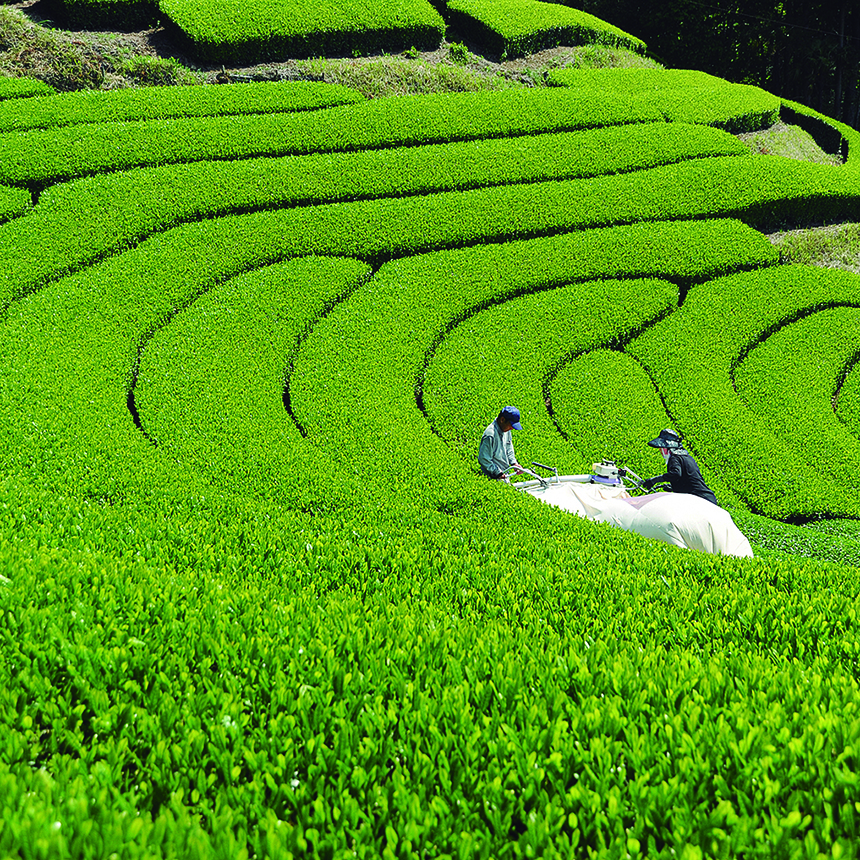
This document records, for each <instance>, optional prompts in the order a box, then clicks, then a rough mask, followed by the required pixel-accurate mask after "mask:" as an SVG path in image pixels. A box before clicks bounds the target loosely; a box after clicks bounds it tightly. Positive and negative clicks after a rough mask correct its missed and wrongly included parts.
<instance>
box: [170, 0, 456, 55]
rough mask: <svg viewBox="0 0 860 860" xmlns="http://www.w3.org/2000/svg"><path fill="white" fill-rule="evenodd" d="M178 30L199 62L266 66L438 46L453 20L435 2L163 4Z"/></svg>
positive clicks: (179, 0) (190, 0) (195, 0)
mask: <svg viewBox="0 0 860 860" xmlns="http://www.w3.org/2000/svg"><path fill="white" fill-rule="evenodd" d="M159 9H160V11H161V14H162V15H163V16H164V17H165V18H166V19H167V22H168V24H169V25H170V26H171V30H172V31H173V32H174V34H175V35H176V36H177V37H178V38H179V39H180V40H181V43H182V44H183V45H185V46H186V48H187V49H188V51H189V52H190V53H191V54H192V55H193V56H194V57H196V58H197V59H198V60H202V61H204V62H209V63H233V64H238V63H245V64H247V63H258V62H264V61H266V60H269V59H271V58H287V57H317V56H321V55H327V54H333V55H335V56H350V55H351V54H353V53H356V54H372V53H375V52H378V51H386V52H398V51H404V50H406V49H407V48H410V47H415V48H420V49H422V50H424V49H426V50H432V49H433V48H436V47H437V46H438V45H439V43H440V42H441V41H442V37H443V36H444V35H445V22H444V21H443V20H442V17H441V16H440V15H439V13H438V12H437V11H436V10H435V9H434V8H433V6H432V5H431V4H430V3H429V2H427V0H404V2H397V3H395V2H392V0H377V2H375V3H372V4H369V5H368V4H366V3H361V2H358V0H340V2H332V0H321V2H316V3H291V2H284V0H275V2H273V0H250V2H245V3H243V4H242V5H241V6H239V5H233V6H230V7H225V6H224V5H223V4H220V3H217V2H213V0H160V2H159Z"/></svg>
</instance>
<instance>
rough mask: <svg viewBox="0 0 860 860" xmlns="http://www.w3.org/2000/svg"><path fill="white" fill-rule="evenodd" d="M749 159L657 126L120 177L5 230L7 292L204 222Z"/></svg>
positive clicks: (64, 188)
mask: <svg viewBox="0 0 860 860" xmlns="http://www.w3.org/2000/svg"><path fill="white" fill-rule="evenodd" d="M622 141H624V142H625V145H624V146H621V142H622ZM741 149H742V147H741V145H740V144H739V143H738V141H736V140H735V138H732V137H730V136H729V135H726V134H724V133H723V132H719V131H716V130H713V129H706V128H701V127H695V126H683V125H673V124H664V123H657V124H643V125H641V126H633V127H632V128H629V129H627V128H618V127H609V128H602V129H594V130H590V131H585V132H569V133H565V134H542V135H536V136H527V137H518V138H515V139H512V140H507V139H490V140H481V141H468V142H463V143H452V144H440V145H435V146H423V147H417V146H409V147H393V148H384V149H379V150H367V151H361V152H357V153H354V152H339V153H326V154H319V155H314V156H303V157H292V158H283V159H275V158H265V159H242V160H238V161H214V162H213V161H206V162H195V163H194V164H191V165H181V166H168V167H161V168H151V169H148V170H138V171H132V172H118V173H110V174H106V175H104V176H98V177H92V178H89V179H86V180H82V181H80V182H72V183H65V184H61V185H58V186H53V187H51V188H49V189H48V190H46V191H45V192H44V193H43V194H42V195H41V196H40V197H39V201H38V205H37V206H36V207H35V209H34V211H33V212H32V214H31V217H30V218H27V219H23V220H21V221H19V222H17V223H16V224H14V225H9V227H8V229H6V230H5V231H2V230H0V247H2V248H3V251H4V253H3V263H2V264H0V266H2V267H3V270H4V274H5V278H6V281H7V284H9V285H11V284H16V285H18V289H20V290H21V291H26V290H28V289H32V288H33V287H34V286H35V285H37V284H39V283H40V282H41V281H44V279H46V278H49V277H55V276H56V275H58V274H60V273H62V272H64V271H67V270H69V269H73V268H76V267H78V266H80V265H82V264H84V263H89V262H92V261H93V260H95V259H98V258H99V257H100V256H103V255H105V254H107V253H111V252H115V251H116V250H117V249H120V248H123V247H126V246H128V245H131V244H133V243H134V242H137V241H140V240H141V239H142V238H145V237H146V236H147V235H148V234H150V233H152V232H154V231H158V230H164V229H167V228H169V227H173V226H176V225H177V224H179V223H181V222H182V221H185V220H191V219H196V218H200V217H211V216H216V215H224V214H229V213H233V212H240V211H246V210H250V209H258V208H274V207H276V206H288V205H299V204H303V205H307V204H318V203H328V202H337V201H345V200H351V199H355V198H372V197H379V196H394V195H397V196H403V195H407V194H424V193H427V192H431V191H446V190H453V189H458V188H473V187H481V186H492V185H503V184H508V183H520V182H526V181H536V180H545V179H564V178H570V177H576V176H583V175H586V176H587V175H594V174H601V173H612V172H615V171H619V170H629V169H631V168H633V167H648V166H651V165H653V164H661V163H667V162H669V163H671V162H673V161H676V160H682V159H684V158H691V157H708V156H713V155H721V154H725V155H737V154H741V152H740V151H739V150H741ZM34 242H39V244H40V247H41V254H40V256H39V259H37V260H32V259H31V258H30V257H29V255H27V254H26V249H27V248H29V247H31V246H32V245H33V243H34Z"/></svg>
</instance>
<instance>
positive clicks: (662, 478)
mask: <svg viewBox="0 0 860 860" xmlns="http://www.w3.org/2000/svg"><path fill="white" fill-rule="evenodd" d="M668 480H669V474H668V472H667V473H665V474H663V475H657V476H656V477H655V478H648V480H647V481H643V482H642V486H643V487H645V489H646V490H650V489H652V488H653V487H656V486H657V484H662V483H663V482H664V481H668Z"/></svg>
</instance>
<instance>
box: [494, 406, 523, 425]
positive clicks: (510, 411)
mask: <svg viewBox="0 0 860 860" xmlns="http://www.w3.org/2000/svg"><path fill="white" fill-rule="evenodd" d="M499 417H500V418H504V419H505V421H507V422H508V423H509V424H510V425H511V427H513V428H514V430H522V429H523V425H522V424H520V410H519V409H517V407H516V406H506V407H505V408H504V409H503V410H502V411H501V412H500V413H499Z"/></svg>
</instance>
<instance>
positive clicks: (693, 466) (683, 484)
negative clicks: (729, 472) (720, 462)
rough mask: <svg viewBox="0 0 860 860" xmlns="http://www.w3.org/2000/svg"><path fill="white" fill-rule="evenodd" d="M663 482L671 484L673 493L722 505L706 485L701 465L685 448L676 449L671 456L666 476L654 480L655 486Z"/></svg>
mask: <svg viewBox="0 0 860 860" xmlns="http://www.w3.org/2000/svg"><path fill="white" fill-rule="evenodd" d="M663 481H668V482H669V484H670V485H671V487H672V492H673V493H689V494H690V495H692V496H699V497H701V498H703V499H707V500H708V501H709V502H712V503H713V504H715V505H719V504H720V503H719V502H718V501H717V497H716V496H715V495H714V491H713V490H712V489H711V488H710V487H709V486H708V485H707V484H706V483H705V479H704V478H703V477H702V473H701V472H700V471H699V464H698V463H697V462H696V461H695V460H694V459H693V458H692V457H691V456H690V455H689V454H688V453H687V451H686V450H685V449H684V448H676V449H675V450H674V451H672V452H671V453H670V454H669V462H668V463H667V464H666V474H665V475H660V476H659V477H658V478H652V483H654V484H659V483H661V482H663Z"/></svg>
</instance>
